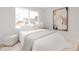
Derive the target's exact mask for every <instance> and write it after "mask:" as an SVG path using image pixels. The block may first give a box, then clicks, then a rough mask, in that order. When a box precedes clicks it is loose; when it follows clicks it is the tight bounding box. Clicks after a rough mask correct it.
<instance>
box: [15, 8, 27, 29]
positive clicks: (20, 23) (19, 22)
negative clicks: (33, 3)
mask: <svg viewBox="0 0 79 59" xmlns="http://www.w3.org/2000/svg"><path fill="white" fill-rule="evenodd" d="M15 12H16V28H22V27H24V26H25V24H28V9H23V8H16V9H15Z"/></svg>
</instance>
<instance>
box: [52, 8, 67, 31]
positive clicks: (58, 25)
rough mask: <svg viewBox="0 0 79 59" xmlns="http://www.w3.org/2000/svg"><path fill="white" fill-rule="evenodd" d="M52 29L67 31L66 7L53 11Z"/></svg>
mask: <svg viewBox="0 0 79 59" xmlns="http://www.w3.org/2000/svg"><path fill="white" fill-rule="evenodd" d="M53 29H54V30H61V31H68V7H64V8H60V9H56V10H54V11H53Z"/></svg>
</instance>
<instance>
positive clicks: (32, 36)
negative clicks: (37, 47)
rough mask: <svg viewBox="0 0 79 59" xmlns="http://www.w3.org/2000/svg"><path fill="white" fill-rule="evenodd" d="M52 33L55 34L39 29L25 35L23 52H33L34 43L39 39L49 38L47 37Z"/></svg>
mask: <svg viewBox="0 0 79 59" xmlns="http://www.w3.org/2000/svg"><path fill="white" fill-rule="evenodd" d="M51 33H53V32H52V31H50V30H46V29H38V30H35V31H34V32H31V33H29V34H28V35H25V37H24V45H23V51H31V50H32V45H33V42H34V41H35V40H38V39H39V38H42V37H44V36H47V35H49V34H51Z"/></svg>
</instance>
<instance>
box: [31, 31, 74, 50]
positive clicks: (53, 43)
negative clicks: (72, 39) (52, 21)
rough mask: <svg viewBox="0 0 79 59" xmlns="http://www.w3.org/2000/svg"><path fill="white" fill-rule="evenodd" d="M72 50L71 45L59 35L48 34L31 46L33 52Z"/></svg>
mask: <svg viewBox="0 0 79 59" xmlns="http://www.w3.org/2000/svg"><path fill="white" fill-rule="evenodd" d="M66 48H72V44H71V43H69V42H67V41H66V40H65V39H64V37H63V36H62V35H61V34H60V33H54V34H50V35H48V36H46V37H43V38H40V39H38V40H36V41H35V42H34V44H33V47H32V50H33V51H61V50H64V49H66Z"/></svg>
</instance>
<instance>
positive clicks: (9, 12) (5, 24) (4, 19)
mask: <svg viewBox="0 0 79 59" xmlns="http://www.w3.org/2000/svg"><path fill="white" fill-rule="evenodd" d="M14 15H15V12H14V8H13V7H10V8H9V7H0V35H4V34H7V33H13V32H15V26H14V25H15V20H14V19H15V16H14Z"/></svg>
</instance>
